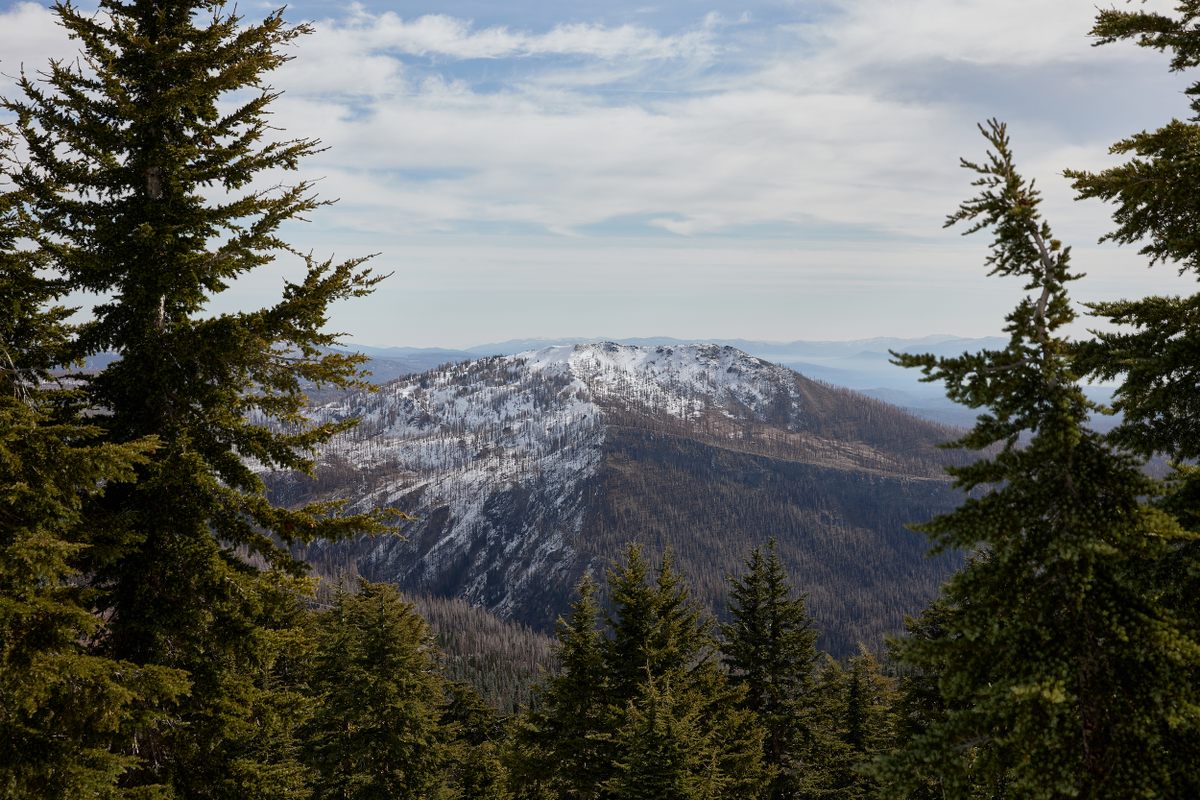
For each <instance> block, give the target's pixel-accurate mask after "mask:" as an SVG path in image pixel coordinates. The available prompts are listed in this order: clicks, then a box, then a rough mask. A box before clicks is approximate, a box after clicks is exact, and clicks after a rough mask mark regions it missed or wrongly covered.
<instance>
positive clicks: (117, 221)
mask: <svg viewBox="0 0 1200 800" xmlns="http://www.w3.org/2000/svg"><path fill="white" fill-rule="evenodd" d="M55 11H56V13H57V15H58V18H59V20H60V22H61V24H62V25H63V26H64V27H65V28H66V31H67V33H69V34H70V35H71V36H72V38H74V39H75V40H77V41H78V42H79V43H80V46H81V48H82V59H81V60H79V61H73V62H54V63H52V64H51V65H50V67H49V69H48V70H47V71H46V72H45V73H44V77H42V78H38V79H34V78H31V77H29V76H25V75H23V76H22V77H21V79H20V81H19V87H20V90H21V92H22V94H23V98H22V99H9V100H6V101H5V102H4V103H3V107H4V108H5V109H7V110H8V111H9V112H11V113H13V114H14V115H15V116H16V119H17V123H16V124H17V130H18V131H19V133H20V135H21V138H22V139H23V140H24V146H25V148H26V149H27V151H28V159H27V161H26V162H25V163H24V164H22V165H20V166H19V168H14V169H12V170H11V176H12V179H13V180H14V182H15V183H16V185H17V187H18V189H19V190H20V191H21V192H22V196H21V201H22V211H23V213H24V214H26V215H27V216H28V218H29V219H30V221H31V223H32V224H31V227H30V228H29V235H30V236H31V237H32V238H33V239H34V240H36V242H37V243H38V246H39V252H38V255H39V258H40V259H42V263H43V265H44V266H45V267H46V268H47V269H48V270H50V271H51V273H52V274H54V275H56V276H57V278H58V279H59V280H61V281H62V282H63V284H64V285H66V286H69V287H70V288H72V289H77V290H84V291H88V292H93V293H96V294H99V295H101V296H103V297H104V298H105V299H104V301H103V302H102V303H101V304H100V305H98V306H97V307H96V309H95V311H94V313H93V316H92V318H91V319H90V320H88V321H86V322H85V323H83V324H82V325H81V326H80V327H79V329H78V333H77V335H76V336H75V337H74V338H73V341H72V347H71V348H70V349H69V351H68V353H69V355H70V356H71V357H72V358H81V357H84V356H88V355H91V354H95V353H98V352H101V351H105V350H111V351H115V352H116V353H117V354H118V355H119V359H118V360H116V361H115V362H114V363H112V364H111V365H110V366H109V367H107V368H106V369H104V370H103V371H102V372H101V373H100V374H98V375H95V376H91V377H88V376H80V378H79V380H81V381H82V382H83V392H84V393H85V398H86V404H87V405H88V406H89V407H90V408H91V409H92V410H93V411H92V415H91V416H90V417H89V421H90V423H91V424H92V425H94V426H95V428H96V429H97V430H98V432H99V433H100V435H101V439H102V441H104V442H106V443H110V444H112V445H114V446H122V445H125V444H127V443H132V442H138V441H143V440H145V439H146V437H150V436H155V437H157V439H158V442H159V446H158V447H157V449H155V450H154V451H153V452H152V453H149V454H147V458H146V459H144V460H143V461H142V462H141V463H139V464H136V465H134V466H133V470H134V473H135V477H136V481H135V482H125V483H118V482H109V483H106V484H104V487H103V491H102V492H101V493H99V494H98V496H97V497H96V499H95V501H94V502H91V503H89V504H88V506H87V508H86V509H85V510H84V512H83V513H84V516H85V518H86V519H87V521H88V526H87V529H86V530H87V531H88V536H87V538H86V541H84V542H82V544H86V545H87V547H86V548H82V549H78V550H76V551H73V552H72V554H71V556H70V561H71V563H72V564H73V565H74V566H75V567H76V568H77V569H79V570H80V571H81V573H82V574H83V575H84V576H85V577H86V580H87V581H88V583H89V586H90V587H91V589H92V592H91V593H90V595H89V599H90V601H91V602H92V603H93V604H94V607H95V609H96V611H97V612H98V613H99V614H101V615H102V616H103V617H104V618H105V619H108V620H109V621H110V622H109V625H108V626H107V627H106V628H105V629H104V631H103V636H101V637H97V638H95V639H94V640H93V642H92V644H93V645H94V649H95V652H96V653H97V654H100V655H105V656H108V657H111V658H115V659H119V660H128V661H131V662H133V663H136V664H139V665H162V666H166V667H171V668H178V669H182V670H184V671H186V672H187V674H188V676H189V678H190V681H191V692H190V694H189V696H188V698H187V699H186V701H185V702H184V703H183V705H182V706H181V708H180V709H179V712H178V715H177V717H176V718H174V719H173V720H172V721H171V722H170V724H164V725H161V726H158V727H157V728H155V727H146V728H142V729H140V730H139V732H138V735H137V737H136V739H135V740H134V741H131V742H128V743H127V745H126V746H125V752H126V753H128V754H133V753H137V754H140V756H141V759H140V765H141V766H140V768H139V769H138V770H136V771H133V772H129V773H126V775H125V777H124V779H123V780H124V782H125V783H126V784H128V785H129V786H131V787H136V786H139V785H147V786H149V785H156V784H166V785H168V786H170V787H171V788H172V789H173V790H174V791H175V792H176V793H177V794H179V795H181V796H184V797H212V796H237V797H241V796H242V795H241V794H239V791H240V790H238V789H237V788H236V784H233V785H231V784H229V783H228V781H227V779H228V778H229V776H231V775H234V774H236V773H238V771H239V769H241V768H240V767H239V766H238V765H239V764H241V765H242V767H246V766H247V765H246V763H245V759H246V758H247V757H248V754H249V753H250V752H252V751H253V750H254V749H255V748H256V747H257V744H256V742H257V741H258V739H259V736H260V734H261V731H260V730H258V718H257V717H255V716H254V714H253V709H255V708H257V707H259V704H260V701H261V700H262V697H261V695H260V691H261V689H262V686H261V683H260V681H259V678H260V677H261V676H262V675H264V674H267V673H268V672H269V671H270V670H269V662H270V660H271V658H272V655H271V640H272V634H271V633H270V631H271V630H272V629H273V628H274V627H276V625H275V623H274V622H273V621H272V620H271V619H269V617H270V614H271V612H272V610H273V609H275V608H277V607H278V604H277V603H276V600H275V599H274V595H275V592H276V591H277V588H278V585H279V584H278V583H273V582H272V581H271V580H268V579H266V578H265V577H264V575H263V573H262V571H261V570H260V568H259V567H258V566H252V565H261V566H265V567H266V568H267V569H268V570H278V571H283V572H288V573H293V574H297V573H299V572H300V571H301V565H299V564H298V563H297V562H295V561H293V560H292V559H291V558H290V557H289V555H288V552H287V550H286V549H285V547H282V546H281V544H280V543H283V544H284V545H286V544H287V543H290V542H293V541H298V540H299V541H307V540H310V539H312V538H315V537H327V538H336V537H340V536H343V535H346V534H348V533H352V532H358V531H362V530H369V529H373V528H375V527H376V525H377V523H376V521H375V520H374V519H373V518H364V517H356V516H340V515H339V514H338V513H337V507H336V506H334V505H316V506H311V507H307V508H304V509H300V510H286V509H283V508H279V507H276V506H274V505H273V504H272V503H270V502H269V501H268V500H267V499H266V497H265V494H264V487H263V483H262V481H261V479H260V478H259V476H258V474H257V473H256V472H255V471H254V469H253V468H252V466H251V464H252V463H253V462H257V463H258V464H260V465H264V466H267V467H276V468H285V469H297V470H302V471H303V470H308V469H309V468H310V467H311V463H310V461H309V456H310V455H311V451H312V448H313V447H315V446H316V445H317V444H319V443H320V442H322V441H323V440H325V439H326V438H327V437H329V436H330V435H332V434H333V433H334V432H336V431H337V430H339V429H340V428H341V427H344V426H340V425H322V426H316V427H314V426H312V425H310V424H309V423H308V422H307V421H306V420H305V417H304V414H303V406H304V397H303V394H302V392H301V390H300V389H301V385H302V382H303V381H313V382H316V383H322V382H333V383H336V384H346V383H347V382H350V381H352V380H353V379H354V374H355V373H354V371H355V369H356V361H355V360H354V359H352V358H346V357H343V356H340V355H322V351H321V349H320V348H322V347H323V346H325V345H328V344H331V343H333V342H334V341H335V337H334V335H332V334H330V333H328V332H325V331H324V325H325V321H326V310H327V308H328V306H329V304H330V303H332V302H334V301H337V300H340V299H342V298H347V297H353V296H356V295H361V294H363V293H365V292H367V291H369V290H370V288H371V286H372V284H373V283H374V282H375V280H376V278H375V277H373V276H371V275H370V273H369V272H368V271H366V270H364V269H363V268H362V266H361V262H360V261H350V262H347V263H341V264H334V263H332V262H320V261H317V260H314V259H313V258H312V257H310V256H304V255H303V254H296V253H293V252H292V251H291V250H290V248H288V246H287V245H286V244H285V243H284V242H283V241H282V240H281V239H280V237H279V228H280V226H281V225H282V224H283V223H284V222H286V221H288V220H291V219H295V218H297V217H299V216H301V215H303V214H305V213H306V212H308V211H311V210H313V209H315V208H316V207H317V206H319V205H320V202H319V201H318V200H316V199H315V198H314V197H313V195H312V192H311V186H310V184H308V183H306V182H300V183H298V184H297V185H294V186H291V187H282V188H277V189H263V188H257V187H256V184H255V181H256V179H258V178H259V177H261V176H262V175H263V174H264V173H268V172H273V171H277V170H288V169H295V168H296V167H297V165H298V163H299V161H300V160H301V159H302V158H303V157H305V156H306V155H309V154H311V153H313V152H314V151H315V150H316V149H317V147H318V145H317V143H316V142H314V141H312V140H306V139H293V140H287V141H271V140H270V139H271V129H270V127H269V116H268V108H269V106H270V103H271V102H272V100H274V99H275V97H276V93H275V92H274V91H272V90H271V89H270V88H269V87H268V86H267V85H266V84H265V83H264V76H265V75H266V73H268V72H270V71H271V70H272V69H274V68H275V67H277V66H279V65H280V64H281V63H283V62H284V61H285V60H286V59H287V58H288V56H286V55H285V54H284V48H286V47H287V46H289V45H290V44H291V43H292V42H293V41H294V40H295V39H296V38H297V37H298V36H300V35H301V34H303V33H305V32H306V30H307V29H306V28H305V27H303V26H300V27H289V26H288V25H286V24H285V22H284V21H283V19H282V16H281V14H280V13H279V12H276V13H274V14H271V15H269V16H268V17H267V18H266V19H265V20H264V21H262V22H261V23H258V24H253V23H249V22H247V21H246V20H243V19H241V18H240V17H238V16H236V15H235V14H233V13H230V12H228V11H227V10H226V9H225V4H224V3H223V2H221V0H195V1H194V2H164V0H136V2H119V0H101V2H100V8H99V11H98V12H97V13H94V14H93V13H91V12H87V13H84V12H81V11H80V10H78V9H76V8H75V7H74V6H72V5H71V4H69V3H65V2H60V3H58V4H56V5H55ZM281 254H285V255H286V254H291V255H293V256H297V257H299V258H301V259H302V260H303V261H304V262H305V263H306V265H307V269H306V273H305V275H304V276H303V277H302V278H301V279H300V280H298V281H296V282H294V283H292V282H289V283H287V285H286V287H285V289H284V292H283V297H282V299H281V300H280V301H279V302H278V303H277V304H275V305H273V306H271V307H268V308H263V309H259V310H254V311H246V312H238V313H211V310H210V301H211V300H212V299H213V298H214V297H215V296H217V295H219V294H220V293H221V292H223V291H225V290H226V289H227V288H228V287H229V285H230V284H231V282H232V281H234V280H236V279H237V278H239V277H241V276H244V275H246V274H247V273H249V272H251V271H254V270H256V269H259V268H263V267H266V266H268V265H270V264H271V263H272V262H273V261H274V260H275V258H276V257H277V256H279V255H281ZM263 767H264V769H268V771H269V770H270V769H273V767H271V765H263ZM252 771H253V770H252Z"/></svg>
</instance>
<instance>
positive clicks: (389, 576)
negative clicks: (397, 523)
mask: <svg viewBox="0 0 1200 800" xmlns="http://www.w3.org/2000/svg"><path fill="white" fill-rule="evenodd" d="M317 413H318V415H324V417H323V418H326V419H331V420H332V419H342V418H345V417H350V416H354V417H358V418H360V419H361V422H360V424H359V426H358V428H357V429H355V430H354V431H352V432H351V433H349V434H347V435H345V436H343V437H340V438H339V439H338V440H336V441H335V442H333V443H331V444H330V445H329V446H328V447H327V448H326V450H325V451H324V452H323V453H322V454H321V466H320V469H319V472H318V478H317V480H316V481H312V482H305V481H302V480H301V479H299V478H298V477H296V476H275V477H274V478H273V479H272V489H273V491H274V492H275V493H276V495H277V496H278V497H280V498H282V499H284V500H285V501H287V502H303V501H305V500H310V499H316V498H317V497H332V496H339V497H344V498H346V499H348V500H349V501H350V504H351V507H352V508H354V509H365V508H370V507H377V506H390V507H395V508H399V509H402V510H404V511H407V512H409V513H413V514H415V515H416V516H417V517H418V521H417V522H415V523H413V524H412V525H410V526H409V527H408V528H407V529H406V531H405V533H406V535H407V538H406V539H404V540H397V539H394V538H385V539H383V540H362V541H359V542H354V543H351V544H348V545H328V546H326V545H316V546H314V547H313V548H308V549H306V550H305V552H303V553H301V555H304V556H306V557H309V558H311V559H315V560H318V561H321V560H324V561H329V560H330V559H333V560H334V561H336V560H337V559H339V558H340V559H343V560H349V561H352V562H353V563H354V565H355V567H356V569H357V570H358V571H359V572H361V573H362V574H364V575H366V576H367V577H369V578H371V579H373V580H388V581H391V582H395V583H397V584H399V585H400V586H402V587H403V588H405V589H406V590H407V591H413V592H423V593H431V594H436V595H443V596H459V597H464V598H466V599H467V600H469V601H470V602H472V603H473V604H476V605H480V606H484V607H487V608H489V609H492V610H494V611H497V612H498V613H500V614H501V615H503V616H508V617H511V618H513V619H517V620H520V621H522V622H525V623H527V624H530V625H532V626H534V627H535V628H538V629H540V630H548V629H549V628H550V626H552V625H553V621H554V619H555V618H556V617H557V616H558V615H559V614H560V613H562V612H563V611H564V610H565V608H566V604H567V602H568V601H569V599H570V596H571V592H572V590H573V586H574V584H575V582H576V581H577V580H578V578H579V576H580V575H582V574H583V573H584V572H593V573H596V572H599V571H602V570H603V569H604V568H605V565H606V564H607V563H608V562H609V561H610V560H611V559H612V558H613V557H614V556H617V555H618V554H619V552H620V551H621V549H622V548H623V547H624V545H625V543H626V542H629V541H636V542H642V543H644V544H646V545H648V546H650V547H651V548H653V549H655V550H659V551H661V550H663V549H665V548H667V547H670V548H671V549H672V550H673V551H674V552H675V553H676V557H677V558H678V559H679V562H680V567H681V569H682V570H683V571H684V573H685V574H688V575H689V577H690V578H691V579H692V580H693V582H694V583H695V584H696V586H697V587H698V588H697V596H698V599H699V600H700V601H701V602H702V603H703V604H705V605H708V606H709V607H710V608H712V609H713V610H715V611H719V609H720V607H721V603H722V602H723V594H722V593H723V588H722V587H723V584H724V578H725V575H727V574H729V573H731V572H734V571H736V570H737V568H738V566H739V564H740V562H741V559H742V558H743V557H744V556H745V554H746V553H747V552H748V551H749V549H750V547H751V546H754V545H755V544H761V543H762V542H764V541H765V540H766V538H768V537H770V536H774V537H775V538H776V539H777V540H779V542H780V552H781V554H782V555H783V556H784V558H785V560H786V561H787V562H788V563H789V565H790V566H791V567H792V568H793V570H794V571H795V572H796V574H797V578H798V581H800V582H801V585H802V586H804V587H805V589H806V591H808V592H809V594H810V598H811V604H812V605H813V609H814V614H815V615H817V616H818V618H819V619H821V621H822V622H824V623H825V624H826V626H827V627H828V628H832V627H834V626H836V627H838V629H839V631H840V632H839V633H837V634H836V635H834V636H833V638H834V639H835V640H836V641H832V642H831V649H834V650H838V649H841V650H843V651H845V650H848V649H850V648H852V647H853V646H854V644H855V642H856V640H858V639H863V640H870V641H872V642H873V643H875V644H877V643H878V640H879V637H880V636H881V635H882V633H884V632H886V631H891V630H895V629H896V628H898V626H899V623H900V620H901V619H902V617H903V614H905V613H910V612H915V611H916V610H918V609H919V608H920V607H921V604H922V603H924V602H926V601H927V600H928V599H929V598H930V597H932V595H933V593H934V592H935V591H936V588H937V586H938V584H939V583H940V581H941V579H942V577H944V576H945V574H946V573H947V572H948V570H949V569H950V568H952V567H953V564H954V563H955V562H954V558H953V557H950V558H942V559H941V560H933V561H926V559H924V555H923V554H924V549H925V546H924V541H923V539H922V537H919V536H916V535H915V534H912V533H910V532H907V531H906V530H905V529H904V525H905V524H906V523H909V522H917V521H920V520H921V519H924V518H928V517H929V516H932V514H933V513H936V512H938V511H941V510H945V509H947V508H949V507H952V506H953V505H954V504H956V503H957V499H958V498H957V495H956V493H955V492H954V491H953V490H952V489H951V488H950V485H949V482H948V480H947V479H946V478H945V476H944V474H943V472H942V468H943V465H944V464H945V463H946V462H947V460H948V459H952V458H953V456H951V455H949V454H947V453H946V451H943V450H940V449H939V448H938V447H937V445H938V444H940V443H941V442H943V441H946V440H948V439H950V438H952V436H953V432H952V431H950V430H949V429H946V428H941V427H939V426H935V425H931V424H929V423H927V422H924V421H922V420H919V419H917V418H915V417H912V416H910V415H907V414H905V413H903V412H901V411H899V410H897V409H894V408H891V407H888V406H886V404H883V403H880V402H878V401H875V400H871V399H870V398H866V397H863V396H861V395H857V394H855V393H853V392H850V391H848V390H843V389H837V388H836V387H831V386H828V385H825V384H821V383H819V382H815V381H812V380H810V379H808V378H805V377H804V376H802V375H799V374H798V373H795V372H794V371H791V370H789V369H787V368H785V367H781V366H779V365H777V364H772V363H770V362H768V361H765V360H764V359H761V358H757V357H754V356H750V355H748V354H746V353H744V352H741V351H738V350H736V349H734V348H732V347H729V346H718V345H711V344H706V345H682V346H679V345H664V346H657V347H654V348H650V347H641V348H639V347H633V346H629V345H620V344H616V343H603V344H588V345H564V346H556V347H549V348H544V349H542V350H540V351H532V352H527V353H523V354H518V355H508V356H493V357H488V358H482V359H477V360H474V361H470V362H462V363H459V364H451V365H446V366H443V367H440V368H438V369H434V370H430V371H428V372H425V373H421V374H419V375H413V376H409V377H407V378H402V379H398V380H395V381H392V382H391V383H388V384H386V385H384V386H382V387H380V389H379V391H378V392H377V393H376V394H374V395H371V394H357V395H353V396H351V397H349V398H345V399H344V400H342V401H339V402H337V403H332V404H329V405H327V406H325V407H324V408H322V409H320V410H319V411H318V412H317ZM864 587H865V588H864ZM849 590H852V591H849ZM859 595H861V597H860V596H859Z"/></svg>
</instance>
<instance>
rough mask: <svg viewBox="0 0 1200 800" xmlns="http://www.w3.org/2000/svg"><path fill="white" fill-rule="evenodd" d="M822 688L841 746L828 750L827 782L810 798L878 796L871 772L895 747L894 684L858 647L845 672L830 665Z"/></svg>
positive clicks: (860, 799)
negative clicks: (876, 761) (878, 760)
mask: <svg viewBox="0 0 1200 800" xmlns="http://www.w3.org/2000/svg"><path fill="white" fill-rule="evenodd" d="M821 688H822V690H823V692H824V694H825V695H826V697H827V698H828V700H829V701H830V705H831V709H830V710H831V712H832V713H831V717H832V720H831V721H832V725H831V727H832V728H833V730H834V731H835V732H836V734H837V736H838V738H839V739H840V741H839V742H837V743H836V744H831V745H830V746H829V747H828V748H827V752H826V754H825V757H826V760H827V764H828V767H827V769H828V773H829V776H828V782H827V783H826V785H825V786H824V787H820V788H818V790H817V792H815V793H813V794H815V796H828V797H837V798H844V800H864V799H865V798H870V797H877V796H879V787H878V785H877V782H876V779H875V777H874V775H873V771H872V769H871V767H872V762H873V761H874V760H875V759H876V758H877V757H878V756H880V755H882V754H884V753H886V752H888V751H890V750H891V749H892V747H893V745H894V743H895V706H896V703H897V694H896V686H895V681H894V680H893V679H892V678H891V677H889V676H887V675H885V674H884V673H883V669H882V667H881V666H880V664H879V660H878V659H877V658H876V657H875V656H874V655H873V654H872V653H870V652H869V651H867V650H866V649H865V648H861V647H860V648H859V653H858V655H855V656H852V657H851V658H850V659H849V660H848V661H847V663H846V666H845V667H844V668H843V667H841V666H840V665H838V664H836V663H831V665H830V668H829V669H827V670H826V671H825V672H824V674H823V680H822V685H821ZM822 789H823V791H822ZM813 794H810V796H813Z"/></svg>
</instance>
